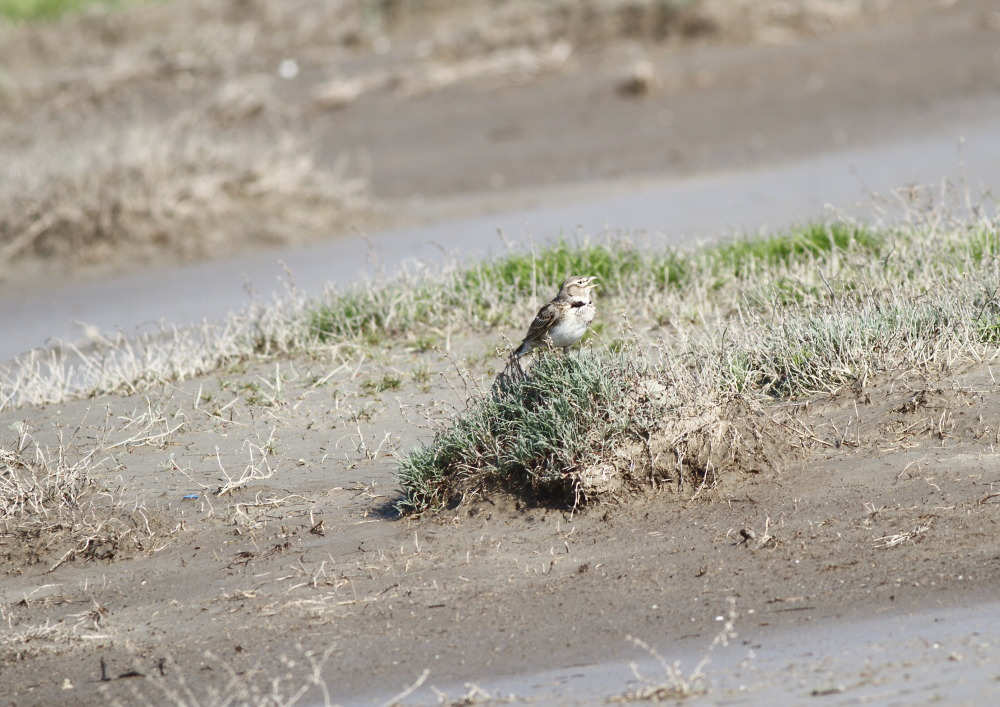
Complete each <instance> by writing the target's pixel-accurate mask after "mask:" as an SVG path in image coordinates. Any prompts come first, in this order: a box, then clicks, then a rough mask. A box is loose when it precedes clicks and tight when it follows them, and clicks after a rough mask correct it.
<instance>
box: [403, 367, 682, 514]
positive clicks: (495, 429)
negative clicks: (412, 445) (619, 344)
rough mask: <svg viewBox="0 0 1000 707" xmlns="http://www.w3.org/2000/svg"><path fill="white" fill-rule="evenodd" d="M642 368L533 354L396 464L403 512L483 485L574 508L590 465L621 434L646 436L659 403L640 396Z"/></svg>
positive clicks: (645, 377)
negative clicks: (521, 369)
mask: <svg viewBox="0 0 1000 707" xmlns="http://www.w3.org/2000/svg"><path fill="white" fill-rule="evenodd" d="M649 375H650V374H649V366H648V364H647V363H646V362H645V361H644V359H642V358H641V357H639V356H637V355H636V353H635V352H634V351H631V350H630V351H617V352H616V351H607V350H599V351H582V352H580V353H579V354H577V355H568V356H567V355H560V354H556V353H553V354H550V355H543V356H540V357H539V358H538V361H537V363H536V364H535V365H534V366H533V367H532V368H531V371H530V374H527V375H517V376H509V375H501V377H500V378H498V381H497V384H496V385H495V386H494V388H493V390H492V391H491V392H490V393H489V394H488V395H486V396H484V397H482V398H480V399H479V400H477V401H475V402H474V403H473V404H472V405H471V406H470V407H469V408H468V409H467V410H466V411H465V412H463V413H462V414H460V415H459V416H458V417H457V418H456V419H455V420H454V422H453V424H452V426H451V427H450V428H449V429H448V430H447V431H445V432H443V433H441V434H439V435H438V436H437V437H436V438H435V440H434V441H433V442H432V443H431V444H429V445H425V446H422V447H420V448H418V449H417V450H416V451H415V452H413V453H412V454H411V455H409V456H408V457H406V458H405V459H404V460H403V462H402V465H401V467H400V478H401V480H402V483H403V491H404V499H403V500H402V501H401V502H400V504H399V507H400V509H401V510H403V511H420V510H424V509H426V508H429V507H436V506H442V505H445V504H449V503H454V502H456V501H458V500H459V499H460V498H461V497H462V496H465V495H468V494H472V493H476V492H477V491H479V490H481V489H482V488H484V487H485V486H499V487H503V488H507V489H511V490H514V489H517V490H520V491H521V492H527V493H528V494H529V495H530V496H531V497H532V498H534V499H536V500H541V501H545V502H554V503H556V504H559V505H571V506H575V505H577V504H578V503H580V502H582V501H585V500H586V498H584V497H582V496H585V494H586V493H587V488H588V486H590V485H592V484H591V480H590V479H589V478H588V477H589V476H590V475H592V474H593V473H594V470H595V469H594V468H595V465H596V466H600V465H601V464H602V461H603V460H605V459H606V457H607V456H608V455H609V454H611V452H612V450H614V449H617V448H620V447H622V446H624V445H625V444H626V443H627V442H628V441H632V440H641V439H645V438H648V436H649V434H650V431H651V430H652V429H653V428H654V427H655V426H656V425H657V423H658V421H659V420H660V418H661V417H662V415H663V414H664V412H665V410H666V407H665V404H664V400H663V398H662V396H656V395H646V394H642V392H641V391H643V390H644V385H646V384H647V382H650V378H649Z"/></svg>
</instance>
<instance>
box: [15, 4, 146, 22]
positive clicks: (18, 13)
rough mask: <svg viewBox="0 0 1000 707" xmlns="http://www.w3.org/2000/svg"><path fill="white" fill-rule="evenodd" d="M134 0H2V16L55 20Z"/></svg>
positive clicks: (26, 19) (24, 19)
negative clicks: (91, 7) (97, 6)
mask: <svg viewBox="0 0 1000 707" xmlns="http://www.w3.org/2000/svg"><path fill="white" fill-rule="evenodd" d="M130 1H132V0H0V17H6V18H7V19H9V20H14V21H16V22H25V21H30V22H37V21H44V20H53V19H55V18H57V17H61V16H62V15H66V14H70V13H73V12H80V11H82V10H84V9H85V8H87V7H89V6H92V5H104V6H107V7H117V6H120V5H123V4H124V3H126V2H130Z"/></svg>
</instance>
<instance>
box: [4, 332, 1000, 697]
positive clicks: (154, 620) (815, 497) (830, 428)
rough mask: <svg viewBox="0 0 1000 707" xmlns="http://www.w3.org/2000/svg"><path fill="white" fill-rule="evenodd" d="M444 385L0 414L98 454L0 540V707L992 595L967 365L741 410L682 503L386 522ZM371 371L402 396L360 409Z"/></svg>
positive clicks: (473, 512)
mask: <svg viewBox="0 0 1000 707" xmlns="http://www.w3.org/2000/svg"><path fill="white" fill-rule="evenodd" d="M482 346H483V344H482V342H477V341H467V342H464V343H463V344H462V345H461V346H459V347H458V350H457V351H456V352H455V355H456V356H461V355H466V356H468V355H470V354H471V355H472V356H474V357H479V358H481V351H480V349H481V348H482ZM450 366H451V364H449V363H448V362H446V361H442V360H441V358H440V355H439V354H436V353H425V354H415V353H412V352H408V351H406V350H404V349H402V348H400V349H396V350H394V351H393V352H391V353H390V354H389V355H387V357H386V359H385V361H384V362H383V363H382V364H380V365H377V366H373V367H371V368H366V369H364V370H360V371H359V369H356V368H354V367H344V368H342V369H341V370H340V371H339V372H336V373H334V375H332V376H329V372H330V371H329V365H328V363H327V362H325V361H316V360H313V361H310V360H295V361H281V362H270V363H266V364H261V365H259V366H256V367H253V368H249V369H248V368H245V367H238V368H235V369H232V370H229V371H225V372H221V373H219V374H218V375H212V376H207V377H205V378H204V379H200V380H194V381H189V382H186V383H184V384H182V385H179V386H176V387H174V386H168V387H167V388H165V389H163V390H157V391H155V392H153V393H151V394H149V395H141V396H129V397H114V396H113V397H107V398H102V399H100V400H89V401H78V402H73V403H67V404H64V405H59V406H48V407H44V408H39V409H26V410H21V411H17V412H14V413H8V414H5V415H4V416H3V418H2V419H0V424H2V426H3V428H4V429H7V428H8V427H9V426H11V425H17V424H21V425H26V426H27V429H28V431H29V432H30V434H32V435H33V436H34V438H36V439H37V440H38V441H39V442H41V443H42V444H48V445H56V444H58V441H59V439H60V438H61V439H62V440H63V444H64V446H65V447H66V454H67V456H68V457H69V458H73V457H74V454H80V453H81V452H83V451H84V450H89V449H92V448H94V447H97V448H98V449H100V450H101V451H100V454H99V457H100V459H101V460H102V461H100V463H97V464H95V470H94V472H93V476H94V478H95V486H94V489H93V494H92V495H91V496H90V497H89V498H88V500H87V501H86V502H85V503H84V506H83V508H82V509H81V510H78V511H75V512H71V511H68V510H65V509H64V510H63V511H61V512H60V511H53V512H52V513H51V514H50V516H48V517H47V518H45V519H44V521H45V523H39V524H38V525H39V526H41V525H45V524H46V523H47V524H48V527H47V528H43V529H36V534H35V536H34V537H26V535H25V533H24V532H16V530H17V528H16V527H15V524H10V525H8V527H7V529H6V530H5V532H4V533H3V534H2V535H0V563H2V569H3V572H4V579H3V582H2V587H3V589H2V608H3V617H4V621H5V623H6V624H7V628H6V629H5V633H4V636H3V639H2V641H0V660H2V665H3V674H4V681H3V690H4V692H5V701H8V702H10V703H13V704H21V705H23V704H57V703H64V702H66V701H67V700H70V699H71V700H72V702H74V703H75V704H95V705H96V704H108V703H109V702H114V701H115V700H117V701H120V702H121V703H122V704H130V703H133V702H134V701H136V700H137V699H138V698H139V697H141V698H143V699H146V700H149V701H150V702H152V703H161V702H170V701H172V700H174V699H175V698H176V699H177V700H179V701H181V702H193V701H195V700H196V699H197V700H203V701H204V700H206V699H209V697H210V695H212V694H213V693H214V694H223V695H228V696H234V695H235V696H239V695H251V696H255V697H253V699H254V700H255V701H260V700H262V699H264V698H265V697H268V696H272V695H273V696H275V697H281V698H284V699H288V698H289V697H290V696H291V695H292V694H293V693H294V692H295V691H296V690H298V689H299V688H301V687H303V686H305V687H308V686H309V685H310V683H309V679H310V675H311V670H312V668H311V667H310V660H316V661H318V660H320V658H321V657H322V656H323V655H326V656H327V658H326V662H325V664H324V665H323V666H322V668H321V670H320V672H319V675H320V676H321V678H322V681H323V682H324V684H325V685H326V687H327V689H328V690H329V694H330V696H331V699H332V700H333V701H335V702H338V703H344V702H346V703H351V702H357V701H363V700H364V699H366V697H368V696H370V695H372V694H373V693H379V692H381V693H386V692H389V693H392V692H393V691H402V690H403V689H404V688H406V687H407V686H408V685H409V684H411V683H412V682H413V681H414V680H415V679H416V678H417V677H418V676H419V675H421V673H422V672H423V671H424V670H425V669H426V670H429V671H430V674H429V683H428V684H430V685H435V684H436V685H442V686H445V685H455V684H461V683H462V682H467V681H468V682H475V681H476V680H482V679H483V678H484V677H485V676H503V675H516V674H518V673H523V672H525V671H530V672H534V671H538V670H544V669H548V668H560V667H565V666H567V665H585V664H588V663H595V662H607V661H613V660H626V659H632V658H636V657H637V654H638V655H641V652H640V651H638V650H637V648H636V647H635V646H634V645H633V644H632V643H629V642H628V641H627V640H626V638H625V637H626V636H636V637H639V638H645V639H647V640H649V641H650V642H651V643H654V644H657V645H659V648H660V650H661V652H664V653H666V654H667V655H668V656H669V651H670V650H671V646H673V647H674V648H676V647H677V646H679V645H690V644H692V643H693V642H694V643H699V642H700V643H701V644H702V645H705V646H707V645H708V643H709V642H710V641H711V638H712V636H713V635H714V632H715V631H716V630H717V628H718V625H717V624H716V622H715V617H716V616H717V615H719V614H720V613H724V612H725V611H726V609H727V607H728V601H729V599H730V598H733V599H735V602H736V610H737V612H738V613H739V616H740V618H739V619H738V620H737V626H738V629H739V630H740V632H741V635H743V636H744V637H745V638H744V641H745V642H746V644H747V645H750V644H751V642H752V640H753V636H754V631H755V629H759V628H760V627H765V626H766V627H790V626H791V627H796V626H802V627H808V626H810V625H817V626H822V625H823V622H826V621H831V620H837V619H847V618H853V619H857V618H859V617H862V618H863V617H865V616H876V615H882V614H883V613H884V612H906V611H909V610H914V609H917V608H926V607H929V606H938V607H940V606H949V605H954V604H964V605H968V604H970V603H974V602H978V601H986V600H988V599H991V598H994V597H995V587H996V582H997V581H998V580H1000V544H998V541H997V540H996V537H997V533H996V524H997V522H998V520H1000V516H998V514H997V505H998V503H1000V491H998V484H1000V472H998V470H997V469H998V466H997V462H996V459H997V457H996V445H997V444H1000V440H998V435H1000V406H998V405H997V402H996V397H997V396H996V392H997V391H996V388H997V384H996V382H995V380H994V378H993V375H992V371H991V366H990V365H988V364H975V365H972V364H970V365H966V366H963V367H960V369H959V370H957V371H955V372H954V373H953V374H951V375H948V376H944V377H931V378H928V377H916V376H913V375H903V374H900V375H897V376H888V377H886V378H885V379H883V380H880V381H875V382H873V384H872V385H871V386H869V387H868V388H867V389H866V390H865V391H863V392H860V393H853V392H846V391H845V392H844V393H843V394H840V395H836V396H833V397H830V398H822V399H814V400H810V401H806V402H801V403H796V404H787V405H782V406H775V407H771V408H767V409H766V412H765V414H764V416H763V417H762V419H761V420H759V421H758V422H759V424H760V425H761V426H762V428H763V429H765V430H767V431H768V432H769V434H771V435H773V436H775V437H776V438H778V439H780V440H781V443H780V445H778V447H776V451H777V452H778V453H777V454H774V453H772V455H771V459H770V463H769V464H758V463H755V462H751V463H750V464H747V465H743V466H742V467H733V468H730V469H728V470H727V471H725V472H724V473H722V474H721V475H720V476H719V478H718V479H717V481H718V483H717V484H716V485H715V486H714V487H712V488H707V489H703V490H701V491H700V492H699V491H698V489H696V488H695V487H690V486H688V485H686V484H682V485H675V484H672V483H671V484H666V485H664V486H662V487H661V488H660V489H659V490H658V491H656V492H650V493H648V494H647V495H645V496H643V497H640V498H633V499H631V500H629V501H628V502H627V503H624V504H617V503H610V504H605V505H598V506H594V507H588V508H585V509H579V510H577V511H576V512H572V511H570V510H568V509H558V508H544V507H532V506H530V505H528V504H525V503H524V502H523V501H521V500H519V499H516V498H505V497H503V496H494V497H492V498H490V499H487V500H483V501H481V502H478V503H475V504H471V505H467V506H463V507H459V508H457V509H454V510H451V511H445V512H442V513H440V514H432V515H429V516H427V517H424V518H419V519H409V518H402V519H401V518H398V517H397V516H396V514H395V513H394V511H393V509H392V505H393V503H394V501H395V500H396V499H398V491H397V486H396V481H395V466H396V459H395V457H396V454H398V453H405V451H407V450H408V449H410V448H412V447H413V446H414V445H415V444H417V443H418V442H420V441H424V442H426V441H429V439H430V437H431V435H432V428H433V427H434V426H435V425H436V424H439V423H440V421H442V420H444V419H446V417H447V415H448V414H449V412H450V411H451V410H453V409H455V407H456V406H462V405H463V404H464V399H465V397H466V395H467V394H469V393H474V392H475V391H474V390H473V391H469V390H467V389H466V388H465V387H463V384H462V383H461V381H460V380H459V379H458V376H457V375H456V374H455V373H454V372H453V371H450V370H449V368H450ZM278 371H281V372H282V376H283V377H284V379H283V383H282V385H281V391H280V393H276V392H275V389H274V384H275V382H276V377H277V372H278ZM386 373H388V374H389V375H390V376H397V377H400V378H401V379H402V380H403V381H404V382H403V383H402V385H401V387H400V388H399V389H397V390H390V391H382V392H376V390H375V388H376V386H375V383H377V382H378V381H381V380H384V376H385V374H386ZM427 373H429V377H428V376H427V375H426V374H427ZM414 374H416V376H415V377H414ZM481 375H484V372H481V373H479V374H474V375H473V378H476V377H478V376H481ZM327 376H329V377H327ZM324 377H327V378H326V380H323V381H322V382H321V383H319V384H318V385H317V382H318V381H319V380H321V379H322V378H324ZM487 380H488V377H487ZM151 410H153V411H159V413H156V414H149V415H147V416H146V417H143V415H144V414H147V413H148V412H149V411H151ZM167 430H174V431H173V432H171V433H169V434H167V433H166V431H167ZM260 449H269V454H268V457H267V459H268V462H267V464H261V462H260V459H261V456H260V454H259V452H260ZM255 454H256V455H257V456H256V457H255V456H254V455H255ZM254 464H256V468H257V469H258V470H259V471H260V472H262V473H261V474H260V475H258V477H257V478H250V479H247V480H245V481H244V482H242V483H236V484H230V478H231V477H232V478H234V479H239V478H240V476H241V475H242V474H243V473H244V471H245V470H246V469H247V468H248V467H251V466H253V465H254ZM268 465H270V467H271V469H272V470H273V473H272V474H270V475H268V474H267V466H268ZM227 485H231V486H232V488H231V489H230V490H229V491H227V492H225V493H224V494H222V495H220V494H219V490H220V489H225V488H226V486H227ZM192 496H194V498H192ZM74 523H75V525H74ZM12 531H14V532H12ZM275 680H277V681H278V682H274V681H275ZM628 687H629V685H626V684H622V685H620V686H618V687H614V686H612V688H611V689H610V690H609V692H608V694H607V695H600V696H595V697H605V696H608V697H611V696H614V695H615V694H624V693H625V692H626V689H627V688H628ZM185 690H190V691H191V693H190V694H188V693H186V692H184V691H185ZM309 695H310V697H309V699H311V700H320V699H322V695H321V693H320V691H319V689H318V688H316V687H313V688H312V690H311V692H310V693H309ZM452 697H453V698H456V697H458V695H452Z"/></svg>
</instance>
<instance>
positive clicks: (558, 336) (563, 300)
mask: <svg viewBox="0 0 1000 707" xmlns="http://www.w3.org/2000/svg"><path fill="white" fill-rule="evenodd" d="M596 279H597V277H596V276H589V277H586V276H585V277H580V276H577V277H571V278H568V279H567V280H566V281H565V282H563V284H562V287H560V288H559V294H557V295H556V296H555V297H554V298H553V299H552V301H550V302H549V303H548V304H546V305H544V306H543V307H542V308H541V309H539V310H538V314H537V315H536V316H535V321H533V322H532V323H531V326H530V327H528V333H527V334H526V335H525V337H524V341H522V342H521V345H520V346H518V347H517V350H516V351H514V354H513V359H514V360H515V361H516V360H517V359H519V358H521V357H522V356H524V355H525V354H527V353H530V352H531V351H533V350H534V349H537V348H538V347H540V346H548V347H552V348H559V349H565V348H567V347H568V346H572V345H573V344H575V343H576V342H578V341H579V340H580V339H582V338H583V335H584V334H586V333H587V327H589V326H590V323H591V322H592V321H594V315H595V314H596V313H597V308H596V307H594V301H593V300H592V299H591V296H590V293H591V290H593V289H594V288H595V287H597V283H596V282H594V281H595V280H596Z"/></svg>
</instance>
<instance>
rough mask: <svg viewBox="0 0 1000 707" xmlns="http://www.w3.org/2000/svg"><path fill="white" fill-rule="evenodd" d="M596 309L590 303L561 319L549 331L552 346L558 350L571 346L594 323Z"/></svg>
mask: <svg viewBox="0 0 1000 707" xmlns="http://www.w3.org/2000/svg"><path fill="white" fill-rule="evenodd" d="M595 312H596V308H595V307H594V304H593V303H592V302H591V303H589V304H585V305H584V306H582V307H578V308H575V309H574V310H572V311H571V313H570V316H568V317H563V318H562V320H561V321H559V322H557V323H556V325H555V326H553V327H552V328H551V329H550V330H549V338H550V339H552V345H553V346H557V347H559V348H565V347H566V346H572V345H573V344H575V343H576V342H577V341H579V340H580V339H581V338H582V337H583V335H584V334H586V333H587V327H588V326H590V323H591V322H592V321H594V314H595Z"/></svg>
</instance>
